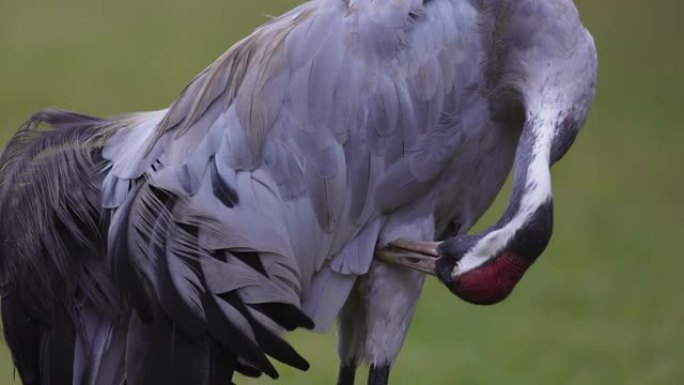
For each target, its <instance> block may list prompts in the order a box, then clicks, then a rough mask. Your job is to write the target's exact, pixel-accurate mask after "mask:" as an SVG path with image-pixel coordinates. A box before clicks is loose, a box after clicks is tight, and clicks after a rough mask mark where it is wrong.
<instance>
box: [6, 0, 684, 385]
mask: <svg viewBox="0 0 684 385" xmlns="http://www.w3.org/2000/svg"><path fill="white" fill-rule="evenodd" d="M295 3H296V2H295V1H291V0H290V1H275V0H269V1H266V0H261V1H258V0H254V1H241V2H237V1H232V0H205V1H196V2H191V1H168V0H164V1H162V0H148V1H145V2H140V1H133V0H118V1H107V2H106V1H103V0H62V1H59V2H54V1H47V0H34V1H30V2H29V1H18V0H13V1H11V0H5V1H3V2H2V3H0V127H2V131H1V132H0V140H1V141H2V142H4V141H6V140H7V138H9V136H10V135H11V134H12V132H13V131H14V130H15V128H16V127H18V126H19V125H20V124H21V122H22V121H24V120H25V119H26V117H27V116H29V114H30V113H31V112H32V111H35V110H37V109H40V108H43V107H47V106H59V107H63V108H67V109H72V110H77V111H81V112H87V113H91V114H97V115H113V114H118V113H122V112H127V111H137V110H149V109H157V108H163V107H164V106H166V105H168V104H169V103H170V102H171V101H172V100H173V99H174V98H175V97H176V95H177V94H178V92H179V91H180V90H181V89H182V88H183V86H184V85H185V84H186V83H187V82H188V81H189V80H190V79H191V78H192V77H193V76H194V74H195V73H197V72H198V71H200V70H201V69H202V68H203V67H204V66H206V65H207V64H209V63H210V62H211V61H212V60H213V59H214V58H215V57H217V56H218V55H219V54H220V53H222V52H223V51H224V50H225V49H227V48H228V47H229V46H230V45H231V44H232V43H234V42H235V41H237V40H238V39H239V38H241V37H242V36H244V35H245V34H247V33H248V32H249V31H250V30H251V29H253V28H254V27H255V26H257V25H258V24H260V23H262V22H264V21H265V20H266V17H265V15H266V14H279V13H281V12H282V11H284V10H286V9H288V8H290V7H291V6H292V5H294V4H295ZM680 4H681V3H680V2H676V1H674V0H671V1H668V0H660V1H656V0H654V1H651V2H637V1H635V0H621V1H618V0H604V1H592V0H581V1H578V6H579V8H580V10H581V12H582V14H583V17H584V20H585V22H586V24H587V25H588V26H589V27H590V29H591V30H592V31H593V33H594V36H595V38H596V42H597V45H598V49H599V56H600V78H599V87H598V96H597V99H596V103H595V106H594V109H593V111H592V114H591V116H590V120H589V122H588V124H587V126H586V128H585V130H584V132H583V133H582V134H581V136H580V138H579V140H578V142H577V143H576V145H575V146H574V147H573V149H572V151H571V153H570V154H569V155H568V156H567V157H566V159H564V160H563V161H562V162H561V163H560V164H559V165H558V166H556V167H555V169H554V191H555V203H556V209H557V211H556V228H555V234H554V238H553V240H552V244H551V246H550V247H549V249H548V250H547V251H546V252H545V254H544V256H543V257H542V258H541V259H540V261H539V262H538V263H537V264H536V265H535V266H534V268H533V269H532V271H531V272H530V273H529V274H528V275H527V277H526V279H525V280H523V282H522V283H521V284H520V285H519V287H518V288H517V290H516V292H515V293H514V295H513V296H512V298H510V299H509V300H508V301H506V302H505V303H503V304H501V305H498V306H495V307H491V308H480V307H473V306H470V305H467V304H464V303H461V302H460V301H458V300H457V299H455V298H454V297H453V296H451V295H450V294H449V293H448V292H447V291H446V290H444V289H443V288H442V287H439V285H438V284H437V283H436V282H434V281H431V282H430V283H429V284H428V285H427V288H426V290H425V294H424V296H423V298H422V300H421V302H420V304H419V307H418V311H417V313H416V317H415V322H414V324H413V326H412V329H411V333H410V334H409V337H408V339H407V341H406V344H405V348H404V350H403V352H402V354H401V356H400V358H399V362H398V363H397V366H396V369H395V370H394V371H393V374H392V383H393V385H402V384H416V383H419V384H473V385H475V384H507V385H515V384H521V385H522V384H525V385H534V384H567V385H574V384H578V385H579V384H621V385H627V384H634V385H648V384H654V385H656V384H657V385H661V384H668V385H670V384H671V385H675V384H684V333H683V328H682V326H683V325H684V301H682V299H681V296H682V294H684V280H682V278H681V274H682V272H684V253H683V252H682V248H681V244H680V241H682V238H683V237H684V232H683V230H684V200H683V196H684V195H683V194H684V176H683V175H682V172H681V170H680V167H681V165H682V164H683V161H684V153H683V151H682V149H681V147H682V143H684V130H682V127H681V126H682V119H681V117H680V115H679V114H678V113H679V112H681V111H682V96H681V90H683V89H684V87H683V86H684V76H683V75H682V72H681V69H682V68H684V60H683V58H684V55H683V53H684V52H683V51H684V44H682V43H681V37H682V36H684V29H683V28H682V27H681V22H680V20H679V19H680V15H681V14H682V11H684V6H682V5H680ZM501 207H502V202H501V200H499V202H498V203H497V205H496V207H495V208H494V209H493V210H492V212H491V213H489V214H488V216H487V217H486V218H485V219H484V220H483V222H484V223H489V222H491V221H492V220H493V218H495V217H496V214H497V213H499V212H500V211H501ZM334 339H335V338H334V334H333V333H330V334H329V335H326V336H321V335H314V334H309V333H303V332H301V333H300V332H298V333H295V334H294V335H292V336H291V340H292V341H293V342H294V344H295V346H297V347H298V348H299V349H300V350H301V351H302V352H303V353H304V355H305V356H306V357H308V358H309V359H310V360H311V361H312V364H313V367H312V369H311V370H310V371H309V372H308V373H298V372H294V371H291V370H288V369H283V370H282V372H283V379H282V380H281V381H280V383H281V384H302V383H328V384H332V383H334V378H335V375H336V368H337V362H336V358H335V342H334ZM13 382H14V383H18V380H13V374H12V365H11V361H10V358H9V355H8V353H7V352H6V349H4V347H3V350H2V352H1V353H0V384H10V383H13ZM238 382H239V383H241V384H256V383H269V382H271V381H270V380H266V379H264V380H261V381H252V380H242V379H239V381H238Z"/></svg>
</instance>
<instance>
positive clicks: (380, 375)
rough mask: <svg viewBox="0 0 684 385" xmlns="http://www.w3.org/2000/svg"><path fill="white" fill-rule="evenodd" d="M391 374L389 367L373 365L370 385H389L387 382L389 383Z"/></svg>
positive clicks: (369, 379) (369, 375)
mask: <svg viewBox="0 0 684 385" xmlns="http://www.w3.org/2000/svg"><path fill="white" fill-rule="evenodd" d="M389 372H390V366H389V365H382V366H375V365H371V367H370V372H369V374H368V385H387V382H388V381H389Z"/></svg>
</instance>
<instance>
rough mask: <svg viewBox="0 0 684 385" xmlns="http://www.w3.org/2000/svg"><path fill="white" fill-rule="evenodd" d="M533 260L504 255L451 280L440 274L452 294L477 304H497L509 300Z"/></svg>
mask: <svg viewBox="0 0 684 385" xmlns="http://www.w3.org/2000/svg"><path fill="white" fill-rule="evenodd" d="M531 264H532V261H531V260H529V259H528V258H524V257H522V256H520V255H518V254H516V253H513V252H503V253H501V254H500V255H498V256H497V257H495V258H492V259H491V260H489V261H488V262H486V263H484V264H483V265H481V266H478V267H477V268H475V269H472V270H469V271H466V272H464V273H461V274H458V275H455V276H451V275H449V276H448V277H443V274H438V276H439V278H440V280H441V281H442V282H443V283H444V284H446V286H447V287H448V288H449V290H451V292H452V293H454V294H456V295H457V296H458V297H459V298H461V299H462V300H464V301H466V302H469V303H472V304H476V305H494V304H497V303H499V302H501V301H503V300H504V299H506V298H508V296H509V295H510V294H511V292H512V291H513V289H514V288H515V285H516V284H517V283H518V282H519V281H520V279H522V277H523V275H524V274H525V272H526V271H527V268H529V267H530V265H531Z"/></svg>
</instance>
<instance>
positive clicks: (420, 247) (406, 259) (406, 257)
mask: <svg viewBox="0 0 684 385" xmlns="http://www.w3.org/2000/svg"><path fill="white" fill-rule="evenodd" d="M439 245H440V242H422V241H408V240H405V239H398V240H396V241H394V242H392V243H390V245H389V246H388V247H386V248H384V249H379V250H376V251H375V257H376V258H377V259H379V260H381V261H383V262H386V263H390V264H393V265H399V266H404V267H408V268H410V269H413V270H418V271H421V272H423V273H425V274H429V275H435V263H436V262H437V259H439V254H438V251H437V247H438V246H439Z"/></svg>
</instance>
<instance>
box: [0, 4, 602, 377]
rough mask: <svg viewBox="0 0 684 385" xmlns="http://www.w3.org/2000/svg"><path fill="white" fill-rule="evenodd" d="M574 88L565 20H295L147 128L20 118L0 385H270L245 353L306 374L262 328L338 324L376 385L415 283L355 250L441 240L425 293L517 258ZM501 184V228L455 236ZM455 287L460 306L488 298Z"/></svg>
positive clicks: (543, 14) (550, 8)
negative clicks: (233, 381)
mask: <svg viewBox="0 0 684 385" xmlns="http://www.w3.org/2000/svg"><path fill="white" fill-rule="evenodd" d="M595 71H596V59H595V52H594V47H593V42H592V41H591V37H590V35H589V34H588V33H587V32H586V30H584V28H583V27H582V26H581V24H580V22H579V19H578V17H577V13H576V11H575V9H574V6H573V5H572V3H571V2H570V1H569V0H553V1H540V0H524V1H513V0H483V1H476V0H433V1H419V0H398V1H370V0H348V1H342V0H314V1H310V2H307V3H305V4H303V5H301V6H299V7H297V8H295V9H293V10H292V11H290V12H289V13H286V14H285V15H283V16H281V17H278V18H274V19H273V20H271V21H269V22H268V23H266V24H265V25H263V26H262V27H260V28H258V29H257V30H256V31H255V32H254V33H253V34H251V35H250V36H248V37H247V38H245V39H244V40H242V41H240V42H238V43H237V44H236V45H235V46H234V47H232V48H231V49H230V50H228V51H227V52H226V53H225V54H224V55H222V56H221V57H220V58H219V59H218V60H217V61H215V62H214V63H213V64H211V65H210V66H209V67H208V68H207V69H205V70H204V71H202V72H201V73H200V74H199V75H197V76H196V77H195V78H194V79H193V80H192V81H191V82H190V84H189V85H188V86H187V87H186V89H185V90H184V91H183V92H182V93H181V95H180V96H179V98H178V99H177V100H176V101H175V102H174V103H173V104H172V105H171V106H170V107H169V108H168V109H165V110H161V111H156V112H147V113H138V114H130V115H124V116H120V117H115V118H111V119H98V118H93V117H88V116H84V115H79V114H74V113H69V112H64V111H56V110H55V111H44V112H41V113H38V114H36V115H35V116H34V117H32V118H31V119H30V120H29V122H28V123H27V124H26V125H25V126H24V127H23V128H22V129H21V130H20V131H19V132H18V133H17V134H16V135H15V137H14V138H13V139H12V141H10V143H9V144H8V145H7V148H6V150H5V152H4V153H3V154H2V156H1V157H0V212H2V214H3V215H2V220H0V234H2V238H1V243H0V250H1V251H2V258H0V279H1V281H0V284H1V286H0V289H1V293H0V294H2V296H3V309H2V313H3V321H4V323H5V325H6V330H5V332H6V335H7V336H8V343H9V345H10V348H11V349H12V351H13V357H14V360H15V364H16V365H17V368H18V369H19V374H20V376H21V377H22V380H23V381H24V382H25V383H26V384H47V383H53V382H51V381H57V380H55V378H56V377H57V374H55V373H57V372H55V370H57V369H60V368H61V370H63V371H64V373H61V374H60V376H62V377H63V378H67V377H68V380H66V382H68V383H73V384H97V385H99V384H103V385H104V384H116V383H120V382H121V381H122V380H124V379H125V381H126V383H128V384H129V385H130V384H191V383H192V384H207V385H213V384H218V383H224V382H225V381H226V379H227V378H230V377H231V375H232V373H233V371H235V370H237V371H240V372H243V373H245V374H248V375H258V374H260V373H266V374H267V375H269V376H271V377H277V375H278V374H277V372H276V370H275V368H274V367H273V365H272V364H271V363H270V361H269V359H268V356H270V357H272V358H275V359H277V360H279V361H282V362H284V363H286V364H288V365H292V366H294V367H297V368H300V369H306V368H308V363H307V362H306V361H305V360H304V359H303V358H302V357H301V356H299V354H298V353H297V352H296V351H294V349H292V347H290V346H289V345H288V344H287V343H286V342H285V341H284V340H283V339H282V338H281V336H280V335H281V333H282V331H283V330H293V329H295V328H298V327H305V328H310V329H315V330H317V331H325V330H328V329H329V328H330V326H331V324H332V323H333V322H334V320H335V318H336V317H339V319H340V323H341V328H340V338H341V343H340V356H341V359H342V361H343V365H344V366H345V367H344V370H343V373H344V376H343V377H344V378H346V379H347V380H344V381H348V379H349V378H350V373H353V370H351V371H350V368H353V367H355V366H356V364H357V363H358V362H359V361H368V362H370V363H371V364H372V365H373V368H375V369H374V370H375V371H374V372H373V375H372V376H371V377H372V378H376V379H377V381H378V384H380V383H383V382H385V381H386V380H387V376H388V375H389V366H390V365H391V364H392V363H393V361H394V359H395V358H396V355H397V354H398V351H399V349H400V347H401V344H402V342H403V338H404V336H405V334H406V331H407V328H408V325H409V323H410V319H411V316H412V313H413V309H414V307H415V303H416V300H417V298H418V295H419V293H420V288H421V286H422V283H423V279H424V276H423V275H422V274H420V273H416V272H413V271H407V270H404V269H403V268H398V267H394V266H389V265H385V264H383V263H381V262H378V261H374V254H375V251H376V248H378V247H385V246H387V245H389V244H390V243H392V242H393V241H395V240H396V239H398V238H407V239H410V240H414V241H419V240H430V241H432V240H434V239H435V238H437V237H438V236H439V235H440V234H449V235H457V237H456V238H454V239H450V240H449V241H448V242H445V243H444V245H443V247H442V248H441V249H440V250H441V251H444V252H445V253H447V254H448V255H440V259H439V261H438V263H437V267H436V268H435V271H434V273H436V274H437V275H438V276H439V278H440V279H441V280H442V281H444V282H445V283H447V284H448V285H450V282H452V280H454V282H456V278H454V277H457V278H458V279H460V276H457V275H454V274H456V273H455V272H457V271H458V268H459V264H461V265H460V268H462V269H465V270H464V271H466V273H467V272H470V271H484V270H481V269H480V267H481V266H487V264H485V263H484V262H483V261H485V260H489V259H491V260H492V261H494V262H496V260H497V258H498V254H497V255H489V254H488V255H485V256H483V255H481V254H477V253H475V251H478V252H485V251H486V252H489V251H492V250H493V252H496V253H498V252H499V251H500V250H509V249H510V248H511V247H513V246H514V251H516V252H518V253H519V254H525V253H526V252H528V251H530V250H532V251H533V252H534V253H536V255H534V256H531V258H532V259H534V258H536V257H537V256H538V254H539V253H541V250H543V246H545V244H546V242H547V241H548V237H550V225H549V226H547V222H548V220H550V217H549V215H550V214H548V215H547V212H546V211H541V209H539V207H542V206H539V205H537V204H538V203H539V202H542V203H545V202H547V201H550V195H548V196H547V194H550V186H548V188H547V185H546V184H545V181H546V179H547V178H546V174H545V172H544V170H543V167H542V168H540V165H542V163H543V160H544V159H545V158H544V157H545V156H546V155H545V154H546V152H548V153H549V154H552V155H549V156H550V157H551V161H550V162H546V163H547V164H546V165H547V166H548V165H549V163H552V162H555V161H557V160H558V159H559V158H560V157H561V156H562V155H563V154H564V153H565V152H566V151H567V149H568V147H569V146H570V144H571V143H572V140H573V139H574V136H575V135H576V133H577V131H578V130H579V128H580V127H581V125H582V123H583V121H584V119H585V117H586V114H587V111H588V107H589V104H590V102H591V99H592V98H593V87H594V79H595ZM573 77H574V79H573V80H576V82H575V84H574V86H573V87H574V88H573V87H571V88H568V89H567V90H564V91H567V92H559V93H558V94H556V93H554V92H555V91H554V90H558V89H559V88H560V87H561V86H562V85H563V84H566V83H569V81H568V79H572V78H573ZM549 90H551V91H549ZM552 91H553V92H552ZM556 120H558V121H556ZM545 125H546V126H545ZM547 126H548V127H550V129H552V130H553V133H552V134H549V129H548V128H547ZM540 127H541V128H540ZM547 150H548V151H547ZM540 159H541V160H540ZM513 164H515V176H514V179H515V186H514V190H513V196H512V198H511V204H510V205H509V209H508V210H507V212H506V214H505V215H504V217H503V218H502V219H501V220H500V221H499V222H498V223H497V225H495V226H494V227H492V228H490V229H488V230H487V231H486V232H484V233H482V234H479V235H477V236H464V234H465V233H466V232H467V231H468V230H469V229H470V227H471V226H472V225H473V224H474V223H475V221H476V220H477V219H478V218H479V217H480V216H481V215H482V213H483V212H484V210H486V208H487V207H488V206H489V205H490V204H491V202H492V201H493V199H494V197H495V196H496V194H497V192H498V191H499V189H500V188H501V185H502V184H503V181H504V179H505V177H506V175H507V174H508V172H509V170H510V168H511V166H512V165H513ZM546 171H548V170H546ZM532 178H538V179H534V180H532ZM530 180H532V182H534V183H532V182H530ZM537 187H538V188H537ZM535 199H538V201H537V200H535ZM543 207H545V208H546V209H548V210H550V205H547V206H543ZM524 210H527V211H524ZM535 210H537V211H535ZM523 211H524V212H523ZM528 211H529V212H528ZM530 223H531V224H532V225H535V226H536V225H539V226H542V227H544V228H543V229H539V228H538V227H539V226H536V227H535V226H531V225H530ZM516 226H517V227H516ZM547 227H548V228H547ZM533 230H534V231H535V232H536V233H535V234H537V235H540V241H539V242H536V243H534V245H537V246H534V245H533V246H534V247H532V246H530V245H531V243H529V242H527V240H528V237H526V236H524V235H527V234H532V231H533ZM546 230H548V234H547V233H546V232H545V231H546ZM497 234H504V235H506V236H507V238H505V239H504V238H502V237H503V235H502V236H500V238H501V239H499V238H495V239H493V240H490V238H493V237H494V236H495V235H497ZM485 241H487V242H489V243H486V242H485ZM499 244H500V245H502V246H501V247H499V248H497V247H498V246H497V245H499ZM488 245H494V246H492V247H489V246H488ZM511 245H513V246H511ZM539 245H541V250H537V249H539V247H538V246H539ZM495 246H496V247H495ZM535 247H536V248H535ZM482 250H484V251H482ZM441 251H440V252H441ZM537 251H538V252H537ZM449 253H450V254H449ZM459 253H460V254H459ZM469 253H470V254H469ZM472 253H475V254H472ZM457 254H458V258H457V259H454V255H457ZM471 254H472V255H471ZM461 257H463V261H462V263H461V261H460V259H461ZM530 263H531V262H530ZM492 265H493V263H492ZM526 266H527V265H526ZM526 266H525V268H526ZM523 271H524V269H523ZM450 274H451V275H450ZM517 278H518V279H519V276H518V277H517ZM459 282H460V281H458V282H456V283H454V286H450V287H451V288H452V291H454V292H455V293H456V294H458V295H460V296H462V297H464V298H465V299H467V300H471V301H472V302H482V303H485V302H494V301H495V300H500V299H501V298H502V297H501V295H498V294H499V292H496V293H495V294H497V295H493V294H491V293H490V292H487V293H485V294H487V295H484V294H482V295H481V296H478V295H480V294H472V293H471V292H468V291H467V290H465V289H462V288H461V287H457V286H458V285H457V284H458V283H459ZM464 282H470V281H467V280H465V278H464ZM507 282H508V281H507ZM515 282H517V280H516V281H515ZM515 282H512V284H514V283H515ZM475 286H477V285H475ZM477 287H480V288H481V287H485V289H488V286H487V285H484V284H483V285H480V286H477ZM504 289H505V290H504V291H505V295H507V294H508V292H510V289H512V286H510V287H506V288H504ZM506 290H507V291H506ZM485 291H486V290H485ZM464 293H465V294H464ZM60 333H62V334H60ZM20 340H25V341H30V343H31V344H33V345H34V346H36V349H37V347H40V349H39V351H37V350H35V349H28V348H26V347H25V346H23V345H22V343H21V342H20ZM57 344H61V345H59V347H57V346H58V345H57ZM65 366H69V367H68V368H66V367H65ZM65 376H66V377H65ZM341 378H342V377H341ZM351 378H353V376H351ZM341 381H342V380H341ZM373 381H376V380H373ZM66 382H65V383H66ZM343 385H346V384H343Z"/></svg>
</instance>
